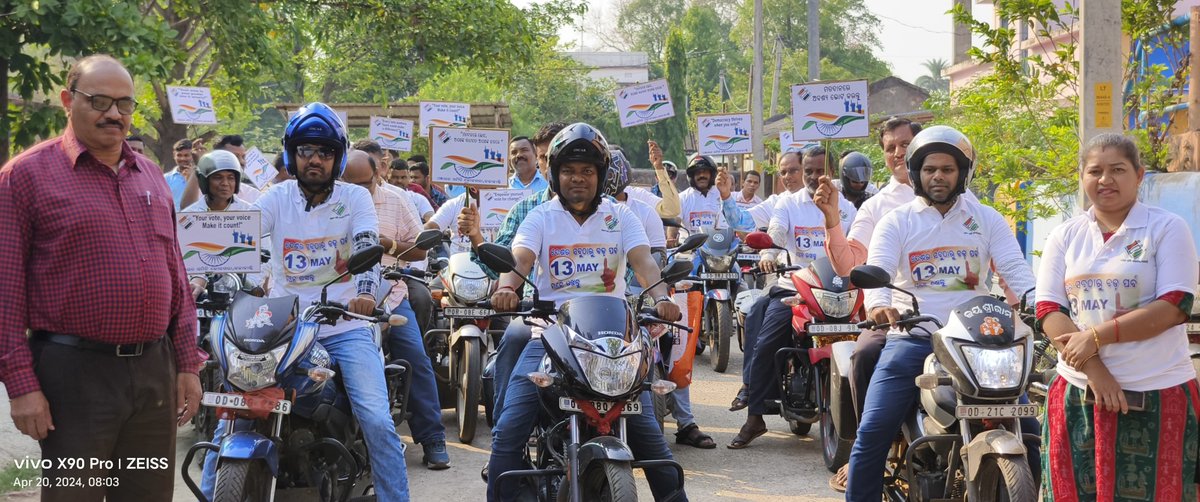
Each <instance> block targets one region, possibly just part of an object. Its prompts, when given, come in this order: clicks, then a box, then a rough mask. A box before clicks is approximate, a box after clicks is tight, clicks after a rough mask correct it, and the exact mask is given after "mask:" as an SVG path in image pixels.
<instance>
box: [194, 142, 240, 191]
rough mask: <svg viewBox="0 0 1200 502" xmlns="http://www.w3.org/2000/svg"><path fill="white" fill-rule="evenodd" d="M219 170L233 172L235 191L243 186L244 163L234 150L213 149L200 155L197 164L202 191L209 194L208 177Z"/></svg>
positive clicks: (197, 173) (197, 182)
mask: <svg viewBox="0 0 1200 502" xmlns="http://www.w3.org/2000/svg"><path fill="white" fill-rule="evenodd" d="M218 171H231V172H233V179H234V182H233V183H234V185H233V193H238V191H239V190H241V188H242V165H241V163H239V162H238V159H237V156H236V155H234V154H233V152H229V151H225V150H213V151H211V152H208V153H206V154H204V156H203V157H200V162H198V163H197V164H196V184H197V185H200V193H202V194H204V195H205V196H208V177H209V176H212V175H213V173H216V172H218Z"/></svg>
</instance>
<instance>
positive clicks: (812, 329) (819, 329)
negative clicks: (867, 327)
mask: <svg viewBox="0 0 1200 502" xmlns="http://www.w3.org/2000/svg"><path fill="white" fill-rule="evenodd" d="M860 331H862V330H861V329H859V327H858V326H856V325H854V324H809V325H808V332H809V334H814V335H815V334H827V333H858V332H860Z"/></svg>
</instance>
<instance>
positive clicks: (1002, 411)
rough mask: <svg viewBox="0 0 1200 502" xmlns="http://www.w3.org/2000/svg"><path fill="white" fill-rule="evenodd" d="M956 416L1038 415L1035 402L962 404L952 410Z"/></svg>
mask: <svg viewBox="0 0 1200 502" xmlns="http://www.w3.org/2000/svg"><path fill="white" fill-rule="evenodd" d="M954 416H955V417H957V418H1024V417H1036V416H1038V407H1037V405H1036V404H970V405H967V404H964V405H959V406H958V408H956V409H955V410H954Z"/></svg>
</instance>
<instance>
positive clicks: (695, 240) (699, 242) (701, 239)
mask: <svg viewBox="0 0 1200 502" xmlns="http://www.w3.org/2000/svg"><path fill="white" fill-rule="evenodd" d="M706 241H708V234H699V233H697V234H692V235H689V236H687V238H686V239H684V240H683V244H680V245H679V249H676V250H675V252H676V253H686V252H688V251H691V250H693V249H696V248H698V247H700V246H703V245H704V243H705V242H706ZM689 271H690V270H689Z"/></svg>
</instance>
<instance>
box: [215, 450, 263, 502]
mask: <svg viewBox="0 0 1200 502" xmlns="http://www.w3.org/2000/svg"><path fill="white" fill-rule="evenodd" d="M270 479H271V478H270V474H269V472H268V471H267V465H266V463H265V462H263V461H261V460H256V459H226V460H223V461H221V465H220V467H218V468H217V481H216V487H215V488H214V490H213V502H242V501H245V500H267V499H268V498H270V494H269V493H267V490H268V489H270V487H271V483H270Z"/></svg>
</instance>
